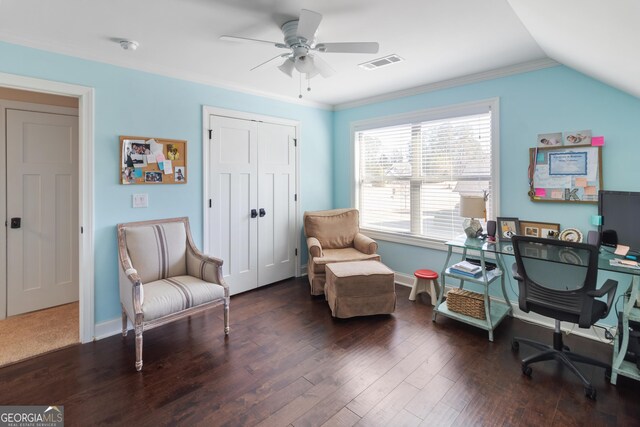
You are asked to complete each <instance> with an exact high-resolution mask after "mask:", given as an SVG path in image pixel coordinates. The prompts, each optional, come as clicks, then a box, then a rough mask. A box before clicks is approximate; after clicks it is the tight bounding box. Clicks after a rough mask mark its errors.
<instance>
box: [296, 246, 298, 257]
mask: <svg viewBox="0 0 640 427" xmlns="http://www.w3.org/2000/svg"><path fill="white" fill-rule="evenodd" d="M296 256H298V248H296Z"/></svg>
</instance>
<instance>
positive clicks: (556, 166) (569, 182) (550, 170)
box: [529, 146, 602, 203]
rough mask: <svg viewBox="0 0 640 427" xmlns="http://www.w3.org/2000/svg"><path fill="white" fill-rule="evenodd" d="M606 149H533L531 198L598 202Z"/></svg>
mask: <svg viewBox="0 0 640 427" xmlns="http://www.w3.org/2000/svg"><path fill="white" fill-rule="evenodd" d="M601 188H602V147H599V146H596V147H594V146H581V147H576V146H574V147H569V146H559V147H537V148H531V149H529V197H530V199H531V201H533V202H565V203H598V191H599V190H600V189H601Z"/></svg>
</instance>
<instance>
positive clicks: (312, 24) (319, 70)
mask: <svg viewBox="0 0 640 427" xmlns="http://www.w3.org/2000/svg"><path fill="white" fill-rule="evenodd" d="M320 21H322V15H321V14H319V13H318V12H313V11H311V10H307V9H302V10H301V11H300V17H299V18H298V19H296V20H293V21H288V22H286V23H284V25H282V27H281V29H282V33H283V35H284V43H278V42H272V41H267V40H258V39H251V38H246V37H236V36H221V37H220V40H225V41H231V42H249V43H261V44H268V45H271V46H275V47H277V48H280V49H288V50H289V52H287V53H283V54H280V55H277V56H275V57H273V58H271V59H269V60H267V61H265V62H263V63H261V64H259V65H257V66H255V67H253V68H252V69H251V70H252V71H253V70H255V69H256V68H258V67H261V66H263V65H265V64H267V63H269V62H271V61H273V60H274V59H278V58H285V60H284V62H283V63H282V64H281V65H280V66H278V69H279V70H280V71H282V72H283V73H285V74H286V75H288V76H289V77H293V70H294V69H296V70H298V72H300V74H306V78H307V80H308V79H311V78H313V77H315V76H316V75H318V74H320V75H321V76H322V77H329V76H331V75H332V74H333V73H334V70H333V68H331V66H330V65H329V64H328V63H327V62H326V61H324V60H323V59H322V58H320V56H318V55H316V54H315V53H314V52H331V53H334V52H335V53H378V49H379V46H378V43H376V42H351V43H316V40H315V35H316V31H317V30H318V26H319V25H320ZM308 90H310V89H308ZM300 96H302V95H300Z"/></svg>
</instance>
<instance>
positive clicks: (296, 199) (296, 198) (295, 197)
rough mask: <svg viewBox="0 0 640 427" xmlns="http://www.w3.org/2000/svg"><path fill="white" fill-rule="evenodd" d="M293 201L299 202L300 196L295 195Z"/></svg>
mask: <svg viewBox="0 0 640 427" xmlns="http://www.w3.org/2000/svg"><path fill="white" fill-rule="evenodd" d="M293 201H294V202H297V201H298V195H297V194H294V195H293Z"/></svg>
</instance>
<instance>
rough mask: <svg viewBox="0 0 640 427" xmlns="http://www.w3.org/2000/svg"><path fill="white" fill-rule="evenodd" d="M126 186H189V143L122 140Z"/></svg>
mask: <svg viewBox="0 0 640 427" xmlns="http://www.w3.org/2000/svg"><path fill="white" fill-rule="evenodd" d="M120 182H121V183H122V184H186V183H187V141H183V140H177V139H164V138H147V137H144V136H121V137H120Z"/></svg>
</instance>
